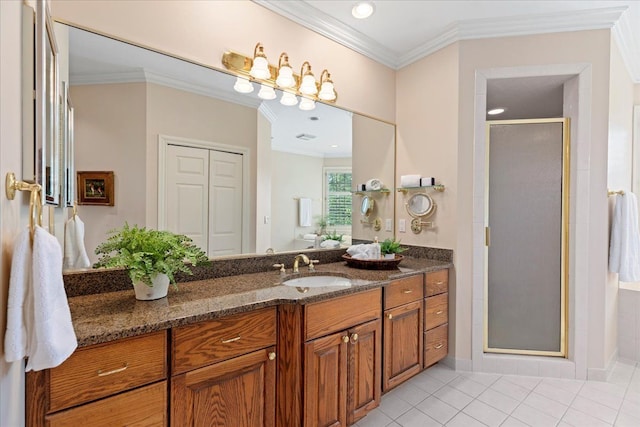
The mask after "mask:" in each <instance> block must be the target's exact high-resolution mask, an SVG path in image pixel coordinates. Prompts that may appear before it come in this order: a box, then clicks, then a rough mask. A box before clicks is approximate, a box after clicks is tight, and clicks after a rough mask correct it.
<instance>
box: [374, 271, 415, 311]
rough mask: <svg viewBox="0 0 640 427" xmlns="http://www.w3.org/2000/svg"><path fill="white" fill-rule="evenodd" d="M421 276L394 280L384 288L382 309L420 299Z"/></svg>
mask: <svg viewBox="0 0 640 427" xmlns="http://www.w3.org/2000/svg"><path fill="white" fill-rule="evenodd" d="M422 283H423V276H422V274H420V275H417V276H411V277H406V278H404V279H399V280H394V281H393V282H391V283H390V284H389V285H387V286H385V288H384V309H385V310H387V309H389V308H393V307H398V306H400V305H403V304H408V303H410V302H413V301H417V300H419V299H422V289H423V285H422Z"/></svg>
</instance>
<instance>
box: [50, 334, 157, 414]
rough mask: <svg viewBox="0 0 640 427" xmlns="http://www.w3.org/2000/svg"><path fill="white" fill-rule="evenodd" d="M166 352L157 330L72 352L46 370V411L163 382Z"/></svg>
mask: <svg viewBox="0 0 640 427" xmlns="http://www.w3.org/2000/svg"><path fill="white" fill-rule="evenodd" d="M166 349H167V335H166V331H158V332H154V333H152V334H147V335H143V336H140V337H134V338H126V339H122V340H118V341H114V342H110V343H105V344H98V345H95V346H90V347H85V348H82V349H80V350H78V351H76V352H75V353H73V354H72V355H71V357H69V359H67V360H66V361H65V362H64V363H62V364H61V365H60V366H58V367H56V368H53V369H50V370H49V376H50V385H49V387H50V389H49V393H50V407H49V408H48V409H49V410H48V412H55V411H59V410H61V409H65V408H70V407H72V406H75V405H79V404H82V403H86V402H90V401H92V400H96V399H99V398H102V397H106V396H110V395H112V394H115V393H118V392H121V391H125V390H130V389H132V388H134V387H138V386H141V385H144V384H150V383H152V382H154V381H158V380H161V379H165V378H166V377H167V352H166ZM114 371H119V372H114ZM109 372H113V373H111V374H109ZM101 374H102V375H101Z"/></svg>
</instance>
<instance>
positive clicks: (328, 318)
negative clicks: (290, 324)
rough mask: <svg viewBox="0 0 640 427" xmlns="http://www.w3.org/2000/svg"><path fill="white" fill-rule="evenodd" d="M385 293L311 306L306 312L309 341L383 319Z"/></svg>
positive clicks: (305, 322)
mask: <svg viewBox="0 0 640 427" xmlns="http://www.w3.org/2000/svg"><path fill="white" fill-rule="evenodd" d="M381 295H382V292H381V289H379V288H378V289H372V290H370V291H365V292H360V293H357V294H353V295H347V296H343V297H338V298H333V299H330V300H327V301H320V302H316V303H312V304H308V305H306V306H305V308H304V317H305V319H304V328H305V334H304V336H305V340H310V339H314V338H317V337H321V336H324V335H328V334H331V333H334V332H338V331H341V330H344V329H347V328H350V327H351V326H353V325H357V324H360V323H364V322H368V321H370V320H373V319H378V318H380V315H381V314H382V313H381V312H382V309H381V307H382V300H381Z"/></svg>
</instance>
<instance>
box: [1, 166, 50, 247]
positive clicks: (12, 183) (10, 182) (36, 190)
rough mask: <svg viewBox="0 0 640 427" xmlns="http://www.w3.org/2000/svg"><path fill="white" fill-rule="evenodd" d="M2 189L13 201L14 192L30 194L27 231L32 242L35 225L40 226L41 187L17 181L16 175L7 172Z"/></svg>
mask: <svg viewBox="0 0 640 427" xmlns="http://www.w3.org/2000/svg"><path fill="white" fill-rule="evenodd" d="M4 189H5V193H6V195H7V199H9V200H13V199H15V197H16V191H30V192H31V197H30V198H29V231H30V235H31V241H32V242H33V235H34V234H35V232H36V225H39V226H42V187H41V186H40V184H35V183H29V182H26V181H18V180H17V179H16V174H14V173H13V172H8V173H7V176H6V179H5V187H4Z"/></svg>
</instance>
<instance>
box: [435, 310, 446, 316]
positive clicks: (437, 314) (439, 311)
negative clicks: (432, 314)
mask: <svg viewBox="0 0 640 427" xmlns="http://www.w3.org/2000/svg"><path fill="white" fill-rule="evenodd" d="M442 313H444V311H442V310H438V311H436V316H439V315H441V314H442Z"/></svg>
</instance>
